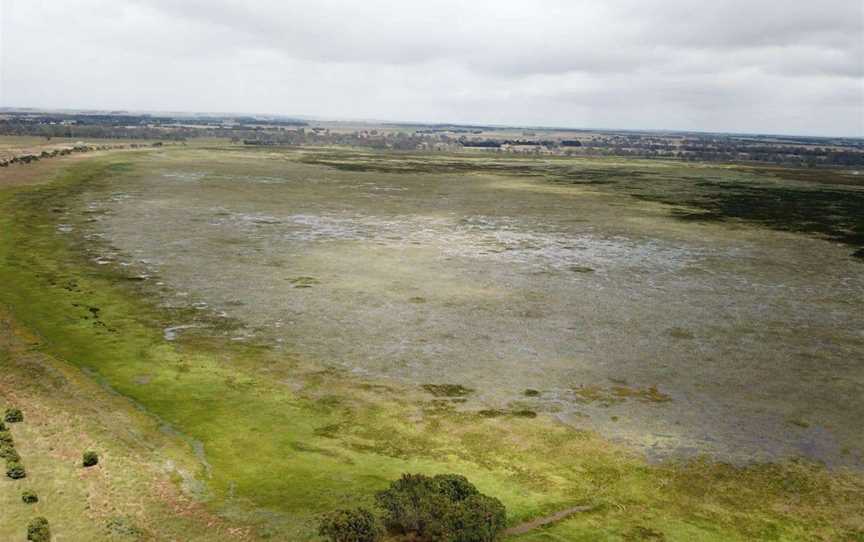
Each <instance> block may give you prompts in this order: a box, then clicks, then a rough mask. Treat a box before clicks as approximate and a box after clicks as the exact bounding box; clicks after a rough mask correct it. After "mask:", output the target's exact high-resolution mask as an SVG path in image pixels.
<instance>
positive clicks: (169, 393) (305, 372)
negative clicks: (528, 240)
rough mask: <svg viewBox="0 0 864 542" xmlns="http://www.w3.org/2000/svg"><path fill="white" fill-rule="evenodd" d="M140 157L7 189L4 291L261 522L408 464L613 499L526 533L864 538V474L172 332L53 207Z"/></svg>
mask: <svg viewBox="0 0 864 542" xmlns="http://www.w3.org/2000/svg"><path fill="white" fill-rule="evenodd" d="M134 160H135V158H130V157H126V158H125V159H123V160H121V159H119V158H104V157H103V158H93V159H90V160H87V161H86V162H83V163H80V164H77V165H75V166H72V167H70V168H69V169H67V170H65V171H64V172H62V174H60V175H59V176H58V178H57V179H56V180H55V181H54V182H53V183H51V184H49V185H44V186H37V187H26V188H19V189H17V190H15V191H14V192H13V191H6V192H2V193H0V232H2V235H0V284H2V285H4V286H3V287H0V303H2V304H5V305H7V306H9V307H10V308H11V309H12V311H13V312H14V315H15V317H16V319H17V320H18V321H19V322H20V323H21V324H22V325H23V326H24V327H26V328H28V329H30V330H32V331H34V332H35V333H37V334H38V336H39V337H40V338H41V341H40V343H39V346H38V349H39V350H40V351H41V352H43V353H45V354H48V355H50V356H52V357H55V358H57V359H61V360H64V361H65V362H68V363H69V364H72V365H73V366H75V367H78V368H80V369H82V370H84V371H86V372H87V374H90V375H92V378H93V379H95V381H97V382H99V383H101V384H102V385H103V386H104V387H105V388H107V389H110V390H112V392H115V393H117V394H119V395H120V396H122V397H123V398H125V400H126V401H127V402H128V404H129V408H133V405H137V406H138V407H140V408H141V409H143V411H144V412H145V413H146V415H147V416H148V418H149V419H150V420H152V423H154V424H156V425H159V426H162V427H163V429H165V431H168V429H169V428H170V431H168V432H169V433H170V434H172V435H176V438H177V439H179V440H180V441H182V442H185V443H186V444H185V447H186V452H185V453H186V454H187V455H188V456H189V457H197V459H198V466H197V469H196V472H195V473H194V474H195V476H196V477H197V479H198V480H199V481H200V482H202V483H203V488H204V489H203V491H201V492H200V494H199V497H200V498H202V499H204V500H206V501H207V503H208V507H209V508H210V509H211V510H213V511H215V512H217V513H218V514H220V515H222V516H223V517H226V518H228V519H229V520H231V521H234V522H236V523H237V524H238V525H253V526H254V527H255V529H256V532H257V534H258V535H259V536H262V537H265V536H268V535H269V536H272V537H274V538H275V539H287V540H303V539H310V538H314V531H315V527H316V517H317V515H318V514H320V513H322V512H324V511H327V510H330V509H332V508H334V507H340V506H349V505H350V506H353V505H356V504H358V503H365V504H369V503H370V502H371V497H372V495H373V493H374V492H375V491H376V490H379V489H381V488H383V487H385V486H386V485H387V483H388V482H389V481H390V480H392V479H395V478H397V477H398V476H399V475H400V474H401V473H403V472H424V473H428V474H436V473H445V472H456V473H460V474H464V475H465V476H467V477H468V478H469V479H470V480H471V481H472V482H474V483H476V485H477V486H478V488H480V490H481V491H483V492H484V493H486V494H489V495H493V496H496V497H498V498H500V499H501V500H502V501H503V502H504V503H505V505H506V506H507V509H508V517H509V520H510V522H511V523H517V522H519V521H522V520H527V519H530V518H531V517H535V516H537V515H540V514H545V513H551V512H554V511H556V510H558V509H561V508H565V507H568V506H572V505H574V504H579V503H593V504H597V505H598V509H597V510H596V511H595V512H590V513H586V514H584V515H582V516H577V517H575V518H572V519H570V520H568V521H565V522H563V523H561V524H559V525H556V526H553V527H550V528H547V529H544V530H543V531H542V532H537V533H531V534H529V535H526V536H523V537H522V538H520V539H524V540H580V539H582V540H597V539H610V540H628V539H636V540H638V539H648V540H650V539H652V538H651V537H652V536H653V537H654V539H657V536H665V538H666V539H669V540H752V539H758V538H762V539H766V540H794V539H807V538H811V539H812V538H813V537H817V539H818V537H822V539H842V537H844V536H846V537H847V538H848V537H853V536H861V535H860V532H861V530H862V529H864V525H862V523H861V519H860V518H862V517H864V499H862V495H864V492H862V480H861V477H860V475H857V474H851V473H829V472H827V471H825V470H823V469H821V468H817V467H812V466H809V465H803V464H784V465H763V466H756V467H752V468H747V469H742V468H736V467H731V466H727V465H720V464H714V463H710V462H692V463H688V464H681V465H667V466H653V467H652V466H648V465H646V464H645V463H644V462H643V461H642V460H641V459H639V458H637V457H634V456H631V455H628V454H626V453H624V452H623V451H621V450H619V449H617V448H616V447H615V446H613V445H611V444H609V443H607V442H605V441H603V440H602V439H600V438H599V437H598V436H596V435H593V434H590V433H585V432H580V431H576V430H574V429H571V428H568V427H564V426H562V425H560V424H555V423H553V421H552V420H550V419H547V418H537V419H531V418H528V417H520V416H501V417H484V416H482V415H480V414H478V413H466V412H461V411H459V410H457V409H455V408H453V407H452V406H450V405H447V404H441V403H440V402H439V403H435V402H433V401H432V400H431V398H430V396H429V394H427V393H425V392H424V391H423V390H420V389H413V388H404V389H403V388H399V387H397V386H396V385H393V384H383V383H376V382H369V381H362V380H359V379H356V378H355V377H348V376H346V375H345V374H342V373H340V372H338V371H333V370H321V369H320V368H319V367H316V366H314V365H309V364H307V362H305V361H301V360H292V359H286V356H285V355H282V354H278V353H276V352H273V351H271V350H268V349H266V348H263V347H256V346H254V345H252V346H249V345H240V344H226V343H225V342H224V341H221V340H218V339H209V338H203V337H194V336H192V337H187V338H183V339H181V340H179V341H177V342H175V343H167V342H165V341H164V339H163V337H162V328H163V327H164V324H165V323H166V322H170V321H172V317H173V316H176V315H172V314H168V313H166V312H165V309H160V308H157V307H155V306H153V305H151V304H149V303H147V301H146V300H144V299H141V298H140V297H139V296H136V295H135V294H136V284H135V283H134V282H131V281H124V280H119V279H120V277H119V276H118V275H117V274H116V273H115V272H113V271H111V270H108V269H105V268H98V267H96V266H93V265H90V264H88V263H87V262H85V261H84V260H83V259H82V256H81V252H80V247H76V246H75V245H74V244H70V243H69V241H68V240H66V239H65V238H64V237H62V236H59V235H57V234H56V233H55V224H54V222H55V220H56V217H55V216H54V213H52V211H51V210H52V209H55V208H58V207H63V206H64V205H65V204H66V202H68V201H69V200H70V199H71V198H73V197H74V196H75V195H76V194H77V193H78V191H80V190H81V189H82V187H85V186H87V185H88V184H93V183H104V182H109V180H110V179H114V178H122V176H123V175H134V173H135V161H134ZM9 285H14V287H11V286H9ZM91 307H97V308H98V309H99V310H98V311H97V312H98V316H97V315H96V314H94V311H91V310H89V308H91ZM142 375H146V376H147V378H146V379H142V378H141V377H142ZM82 400H84V399H83V398H82ZM0 406H3V405H0ZM136 423H141V422H136ZM30 431H31V432H30V433H29V435H30V438H36V432H37V430H35V429H34V430H30ZM17 441H18V438H17V435H16V442H17ZM22 446H24V445H22ZM24 449H26V448H24ZM80 451H83V450H79V451H78V456H77V458H76V460H77V461H80ZM117 453H122V450H118V451H117ZM22 455H23V454H22ZM107 460H110V457H108V458H106V461H107ZM25 461H26V457H25ZM4 491H5V489H4ZM41 494H42V493H41V490H40V495H41ZM18 495H19V499H20V491H19V492H18ZM40 506H43V507H48V506H49V503H44V504H40ZM45 509H46V508H43V510H45ZM165 521H166V522H170V521H173V520H172V519H171V518H166V520H165ZM55 524H56V522H55V521H52V529H55ZM656 533H659V534H656ZM856 533H858V534H856ZM634 537H635V538H634ZM639 537H641V538H639Z"/></svg>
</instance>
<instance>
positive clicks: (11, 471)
mask: <svg viewBox="0 0 864 542" xmlns="http://www.w3.org/2000/svg"><path fill="white" fill-rule="evenodd" d="M6 476H8V477H9V478H12V479H13V480H20V479H21V478H24V477H26V476H27V471H26V470H24V465H22V464H21V462H20V461H18V460H12V459H8V460H6Z"/></svg>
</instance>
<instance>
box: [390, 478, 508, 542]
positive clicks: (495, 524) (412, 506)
mask: <svg viewBox="0 0 864 542" xmlns="http://www.w3.org/2000/svg"><path fill="white" fill-rule="evenodd" d="M375 502H376V503H377V505H378V506H379V507H380V508H381V509H382V510H383V511H384V525H385V526H386V527H387V530H388V531H389V532H390V533H392V534H395V535H399V536H404V537H408V538H409V539H411V540H418V541H420V542H439V541H440V542H491V541H492V540H495V539H496V538H497V536H498V534H499V533H500V532H501V531H502V530H503V529H504V525H505V522H506V513H505V510H504V505H503V504H501V501H499V500H498V499H495V498H492V497H488V496H486V495H483V494H481V493H480V492H479V491H478V490H477V488H476V487H474V485H473V484H471V483H470V482H469V481H468V480H467V479H466V478H465V477H464V476H459V475H454V474H439V475H437V476H432V477H429V476H425V475H423V474H404V475H402V477H401V478H400V479H399V480H397V481H395V482H393V483H392V484H390V487H389V488H388V489H386V490H384V491H380V492H379V493H378V494H377V495H376V496H375Z"/></svg>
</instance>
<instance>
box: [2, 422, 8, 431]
mask: <svg viewBox="0 0 864 542" xmlns="http://www.w3.org/2000/svg"><path fill="white" fill-rule="evenodd" d="M8 430H9V428H8V427H6V423H5V422H4V421H3V420H0V432H3V431H8Z"/></svg>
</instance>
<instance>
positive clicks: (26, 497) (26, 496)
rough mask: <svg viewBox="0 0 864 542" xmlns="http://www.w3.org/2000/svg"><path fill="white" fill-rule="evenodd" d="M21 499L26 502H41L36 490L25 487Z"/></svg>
mask: <svg viewBox="0 0 864 542" xmlns="http://www.w3.org/2000/svg"><path fill="white" fill-rule="evenodd" d="M21 501H22V502H23V503H24V504H34V503H37V502H39V496H38V495H36V492H35V491H31V490H29V489H25V490H24V491H23V492H22V493H21Z"/></svg>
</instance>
